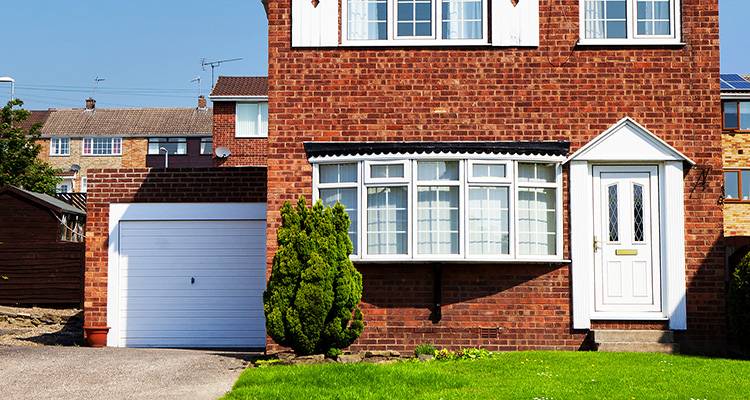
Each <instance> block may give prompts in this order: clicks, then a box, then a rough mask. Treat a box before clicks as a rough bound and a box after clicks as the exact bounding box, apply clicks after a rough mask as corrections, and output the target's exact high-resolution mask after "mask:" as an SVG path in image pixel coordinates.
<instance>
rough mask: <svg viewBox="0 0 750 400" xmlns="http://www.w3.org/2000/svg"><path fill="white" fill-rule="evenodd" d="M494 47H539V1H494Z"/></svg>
mask: <svg viewBox="0 0 750 400" xmlns="http://www.w3.org/2000/svg"><path fill="white" fill-rule="evenodd" d="M492 45H493V46H539V0H519V1H518V2H516V4H515V5H514V4H513V2H511V0H492Z"/></svg>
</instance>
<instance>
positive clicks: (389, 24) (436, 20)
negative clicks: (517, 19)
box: [341, 0, 491, 47]
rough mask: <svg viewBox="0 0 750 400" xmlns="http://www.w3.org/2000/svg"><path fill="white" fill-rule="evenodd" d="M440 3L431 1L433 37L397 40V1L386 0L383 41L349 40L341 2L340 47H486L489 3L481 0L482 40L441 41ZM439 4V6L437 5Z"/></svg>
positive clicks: (345, 11)
mask: <svg viewBox="0 0 750 400" xmlns="http://www.w3.org/2000/svg"><path fill="white" fill-rule="evenodd" d="M442 1H443V0H432V10H433V12H432V18H433V21H432V22H433V27H432V30H433V36H432V37H421V36H420V37H413V38H399V37H397V36H396V29H397V24H398V21H396V7H397V3H398V0H387V4H386V10H387V11H386V31H387V39H385V40H375V39H372V40H368V39H349V35H348V33H349V9H348V6H349V4H348V3H349V2H348V0H341V45H342V46H352V47H377V46H488V45H489V44H490V40H489V28H488V27H489V2H490V1H491V0H482V38H481V39H443V38H442V37H443V18H442ZM438 3H439V4H438Z"/></svg>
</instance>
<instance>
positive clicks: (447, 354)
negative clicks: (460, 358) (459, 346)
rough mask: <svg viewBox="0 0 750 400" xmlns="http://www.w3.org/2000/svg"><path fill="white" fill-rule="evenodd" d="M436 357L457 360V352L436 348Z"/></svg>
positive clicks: (443, 359) (437, 358)
mask: <svg viewBox="0 0 750 400" xmlns="http://www.w3.org/2000/svg"><path fill="white" fill-rule="evenodd" d="M435 359H436V360H441V361H448V360H455V359H456V352H454V351H451V350H448V349H440V350H435Z"/></svg>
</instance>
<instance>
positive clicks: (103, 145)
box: [83, 137, 122, 156]
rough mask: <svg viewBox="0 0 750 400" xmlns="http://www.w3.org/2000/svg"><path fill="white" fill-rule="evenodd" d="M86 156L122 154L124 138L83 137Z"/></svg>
mask: <svg viewBox="0 0 750 400" xmlns="http://www.w3.org/2000/svg"><path fill="white" fill-rule="evenodd" d="M83 155H84V156H113V155H116V156H119V155H122V139H121V138H113V137H88V138H83Z"/></svg>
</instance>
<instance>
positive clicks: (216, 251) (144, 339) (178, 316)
mask: <svg viewBox="0 0 750 400" xmlns="http://www.w3.org/2000/svg"><path fill="white" fill-rule="evenodd" d="M119 226H120V231H119V253H120V265H119V274H118V288H119V295H118V301H119V307H118V313H119V319H118V320H119V325H120V328H119V329H120V343H121V345H125V346H132V347H264V345H265V321H264V315H263V300H262V296H263V291H264V290H265V277H266V260H265V257H266V254H265V222H264V221H207V220H195V221H122V222H120V224H119ZM191 279H194V282H192V283H191Z"/></svg>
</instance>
